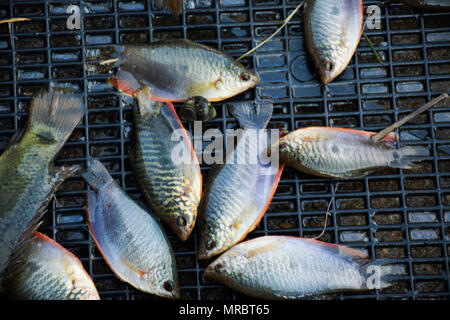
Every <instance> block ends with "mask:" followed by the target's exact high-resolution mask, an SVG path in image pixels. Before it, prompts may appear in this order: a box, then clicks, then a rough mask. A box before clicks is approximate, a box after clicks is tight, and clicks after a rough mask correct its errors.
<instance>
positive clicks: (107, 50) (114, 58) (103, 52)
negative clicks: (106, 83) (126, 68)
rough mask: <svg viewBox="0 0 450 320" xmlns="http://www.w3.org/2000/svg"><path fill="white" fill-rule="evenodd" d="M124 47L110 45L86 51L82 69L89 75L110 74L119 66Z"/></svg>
mask: <svg viewBox="0 0 450 320" xmlns="http://www.w3.org/2000/svg"><path fill="white" fill-rule="evenodd" d="M124 50H125V47H124V46H118V45H112V46H107V47H103V48H96V49H89V50H86V59H85V63H84V68H85V69H86V70H87V71H88V72H89V73H100V74H104V73H110V72H112V71H113V70H114V69H116V68H117V67H119V66H120V63H121V62H122V60H121V53H122V52H123V51H124Z"/></svg>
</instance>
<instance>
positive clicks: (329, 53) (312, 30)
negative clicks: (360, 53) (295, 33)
mask: <svg viewBox="0 0 450 320" xmlns="http://www.w3.org/2000/svg"><path fill="white" fill-rule="evenodd" d="M363 16H364V14H363V5H362V1H361V0H335V1H330V0H308V1H307V2H306V3H305V9H304V19H305V24H304V26H305V36H306V47H307V50H308V52H309V54H310V55H311V57H312V59H313V61H314V64H315V65H316V69H317V71H318V73H319V75H320V78H321V80H322V82H323V83H324V84H327V83H329V82H331V81H333V80H334V79H335V78H336V77H337V76H338V75H340V74H341V73H342V71H344V69H345V68H346V67H347V65H348V64H349V62H350V60H351V58H352V57H353V54H354V53H355V50H356V47H357V46H358V44H359V41H360V39H361V34H362V25H363Z"/></svg>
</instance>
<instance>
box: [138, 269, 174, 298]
mask: <svg viewBox="0 0 450 320" xmlns="http://www.w3.org/2000/svg"><path fill="white" fill-rule="evenodd" d="M148 277H149V279H148V280H147V281H148V283H147V285H142V287H141V289H142V290H143V291H144V292H150V293H153V294H156V295H158V296H160V297H164V298H168V299H179V298H180V287H179V285H178V280H177V278H176V276H175V277H174V276H166V277H165V279H164V278H162V281H158V284H157V285H156V286H155V284H154V282H155V281H154V280H152V279H151V278H152V277H154V275H151V274H148ZM144 278H145V277H142V280H143V281H146V279H144Z"/></svg>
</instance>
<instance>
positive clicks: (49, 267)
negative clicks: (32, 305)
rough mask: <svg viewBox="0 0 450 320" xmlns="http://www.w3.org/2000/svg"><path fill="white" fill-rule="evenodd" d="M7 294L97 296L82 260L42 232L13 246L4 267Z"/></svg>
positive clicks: (49, 297) (18, 296)
mask: <svg viewBox="0 0 450 320" xmlns="http://www.w3.org/2000/svg"><path fill="white" fill-rule="evenodd" d="M5 291H6V296H7V297H8V298H13V299H20V300H98V299H99V295H98V292H97V289H96V288H95V285H94V283H93V281H92V279H91V278H90V277H89V275H88V274H87V272H86V271H85V270H84V268H83V265H82V263H81V262H80V260H78V258H76V257H75V256H74V255H73V254H72V253H70V252H69V251H67V250H66V249H64V248H63V247H62V246H60V245H59V244H57V243H56V242H55V241H54V240H52V239H50V238H48V237H46V236H45V235H43V234H41V233H39V232H34V233H33V234H32V235H31V236H30V237H29V238H28V239H27V240H26V241H24V242H22V243H21V244H20V245H19V247H17V248H16V250H15V259H14V260H13V261H12V262H11V264H10V265H8V268H7V269H6V278H5Z"/></svg>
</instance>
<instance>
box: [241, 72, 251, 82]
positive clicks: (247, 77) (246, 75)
mask: <svg viewBox="0 0 450 320" xmlns="http://www.w3.org/2000/svg"><path fill="white" fill-rule="evenodd" d="M250 78H251V76H250V73H248V72H242V73H241V80H242V81H248V80H250Z"/></svg>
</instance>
